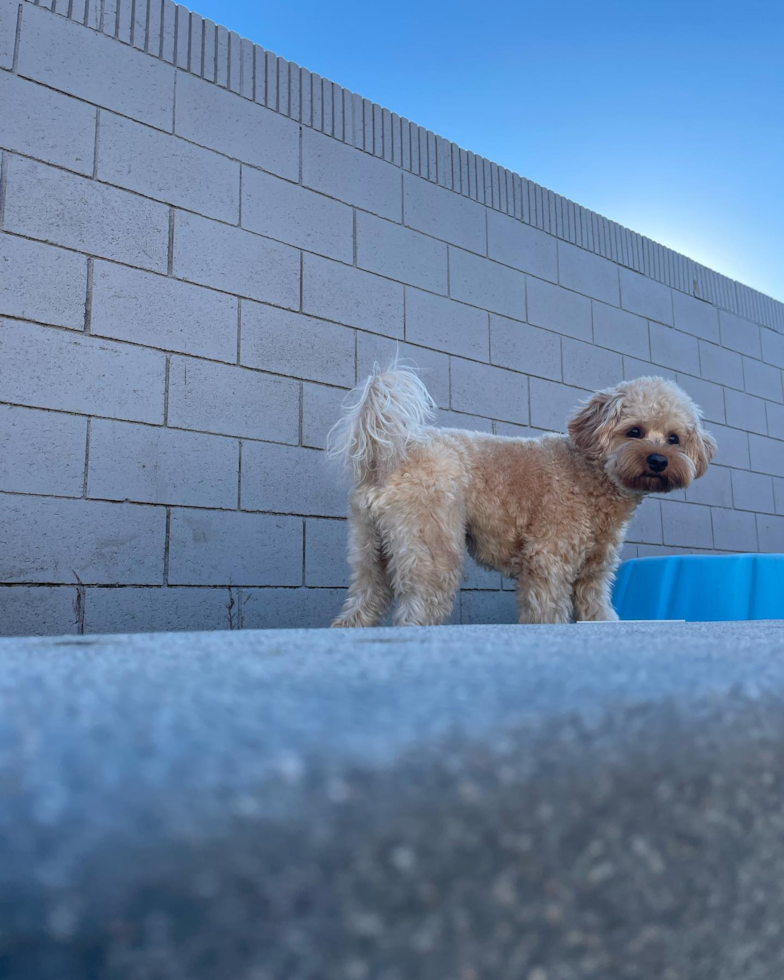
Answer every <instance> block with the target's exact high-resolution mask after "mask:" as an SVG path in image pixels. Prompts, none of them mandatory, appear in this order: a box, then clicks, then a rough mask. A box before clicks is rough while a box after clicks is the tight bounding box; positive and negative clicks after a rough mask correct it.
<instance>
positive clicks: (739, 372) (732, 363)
mask: <svg viewBox="0 0 784 980" xmlns="http://www.w3.org/2000/svg"><path fill="white" fill-rule="evenodd" d="M700 364H701V366H702V371H701V372H700V373H701V374H702V376H703V378H707V379H708V380H709V381H715V382H716V383H717V384H720V385H727V387H729V388H740V389H741V390H743V362H742V361H741V358H740V354H736V353H735V352H734V351H731V350H725V349H724V348H723V347H718V346H717V345H716V344H706V343H705V341H703V340H701V341H700Z"/></svg>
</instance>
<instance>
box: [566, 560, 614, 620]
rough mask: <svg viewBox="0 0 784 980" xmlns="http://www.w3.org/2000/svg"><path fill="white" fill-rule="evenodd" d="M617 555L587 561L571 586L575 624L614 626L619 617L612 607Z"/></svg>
mask: <svg viewBox="0 0 784 980" xmlns="http://www.w3.org/2000/svg"><path fill="white" fill-rule="evenodd" d="M617 567H618V553H617V551H616V550H615V549H614V548H613V549H611V550H610V551H609V552H608V553H606V554H603V555H601V556H597V557H596V558H591V559H589V560H588V561H587V562H586V563H585V565H583V567H582V569H581V570H580V573H579V575H578V576H577V578H576V580H575V583H574V590H573V598H574V618H575V619H576V620H577V622H591V623H596V622H616V621H617V619H618V613H617V612H616V611H615V610H614V609H613V606H612V598H611V597H612V585H613V580H614V576H615V569H616V568H617Z"/></svg>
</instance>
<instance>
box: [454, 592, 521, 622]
mask: <svg viewBox="0 0 784 980" xmlns="http://www.w3.org/2000/svg"><path fill="white" fill-rule="evenodd" d="M460 610H461V614H460V622H461V623H464V624H469V623H470V624H472V625H476V624H478V623H487V624H492V623H516V622H517V620H518V608H517V600H516V598H515V594H514V592H506V591H504V592H485V591H482V592H479V591H473V592H461V593H460Z"/></svg>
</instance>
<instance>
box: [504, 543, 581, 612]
mask: <svg viewBox="0 0 784 980" xmlns="http://www.w3.org/2000/svg"><path fill="white" fill-rule="evenodd" d="M573 577H574V576H573V573H572V570H571V569H570V568H569V566H568V564H567V563H565V562H564V561H563V559H562V558H560V557H556V556H555V555H551V554H547V553H541V554H536V555H531V556H530V557H529V558H528V559H527V560H526V561H525V563H524V566H523V573H522V575H521V576H520V578H518V580H517V605H518V608H519V612H520V615H519V621H520V622H521V623H570V622H571V621H572V589H571V582H572V579H573Z"/></svg>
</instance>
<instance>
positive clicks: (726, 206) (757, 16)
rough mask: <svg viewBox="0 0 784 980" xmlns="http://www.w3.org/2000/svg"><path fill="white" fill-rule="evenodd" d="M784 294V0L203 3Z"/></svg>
mask: <svg viewBox="0 0 784 980" xmlns="http://www.w3.org/2000/svg"><path fill="white" fill-rule="evenodd" d="M188 5H189V6H191V7H192V9H194V10H196V11H197V12H198V13H200V14H203V15H204V16H206V17H209V18H210V19H212V20H215V21H216V22H217V23H219V24H223V25H225V26H226V27H228V28H230V29H232V30H236V31H238V32H239V33H240V34H241V35H243V36H244V37H249V38H251V39H252V40H253V41H256V42H257V43H259V44H261V45H262V46H263V47H265V48H268V49H269V50H271V51H274V52H276V54H279V55H281V56H283V57H284V58H288V59H290V60H292V61H296V62H297V63H298V64H300V65H303V66H305V67H306V68H309V69H311V71H314V72H318V73H319V74H320V75H323V76H324V77H326V78H329V79H331V80H332V81H335V82H339V83H340V84H342V85H344V86H346V87H347V88H350V89H352V90H353V91H354V92H358V93H359V94H361V95H362V96H364V97H365V98H369V99H372V100H373V101H374V102H378V103H380V104H382V105H384V106H386V107H387V108H389V109H392V110H394V111H395V112H398V113H399V114H400V115H402V116H406V117H407V118H409V119H411V120H413V121H414V122H416V123H418V124H419V125H422V126H425V127H427V128H428V129H432V130H434V131H435V132H437V133H439V134H440V135H442V136H446V137H448V138H449V139H451V140H453V141H454V142H455V143H458V144H459V145H460V146H463V147H465V148H466V149H469V150H473V151H474V152H476V153H480V154H482V155H483V156H486V157H489V158H490V159H491V160H493V161H495V162H496V163H499V164H502V165H503V166H505V167H508V168H509V169H511V170H514V171H516V172H518V173H520V174H523V175H524V176H526V177H529V178H531V179H532V180H535V181H537V182H538V183H540V184H544V185H545V186H546V187H549V188H551V189H552V190H554V191H557V192H558V193H559V194H563V195H565V196H567V197H570V198H571V199H572V200H574V201H577V202H578V203H580V204H582V205H583V206H585V207H589V208H592V209H593V210H594V211H598V212H599V213H600V214H604V215H606V216H607V217H609V218H613V219H614V220H616V221H619V222H620V223H621V224H624V225H626V226H627V227H629V228H633V229H634V230H635V231H638V232H640V233H641V234H644V235H648V236H649V237H651V238H653V239H655V240H656V241H659V242H661V243H662V244H664V245H669V246H671V247H672V248H674V249H677V250H678V251H680V252H683V253H685V254H686V255H689V256H690V257H692V258H694V259H696V260H697V261H699V262H702V263H704V264H705V265H707V266H710V267H711V268H713V269H716V270H717V271H718V272H723V273H725V274H726V275H728V276H731V277H733V278H734V279H738V280H740V281H741V282H744V283H746V284H748V285H749V286H753V287H754V288H756V289H760V290H762V291H763V292H766V293H768V294H769V295H771V296H774V297H776V298H777V299H780V300H784V2H783V0H735V2H733V3H729V2H727V0H711V2H707V0H655V2H654V0H595V2H594V3H585V2H584V0H550V2H548V0H518V2H509V0H496V2H492V3H482V2H481V0H473V2H471V3H467V2H464V0H453V2H450V3H447V2H444V0H430V2H429V3H427V2H422V0H419V2H416V0H396V2H394V3H379V2H378V0H375V2H374V0H369V2H368V0H364V2H359V0H319V2H316V0H191V2H190V3H188Z"/></svg>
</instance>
